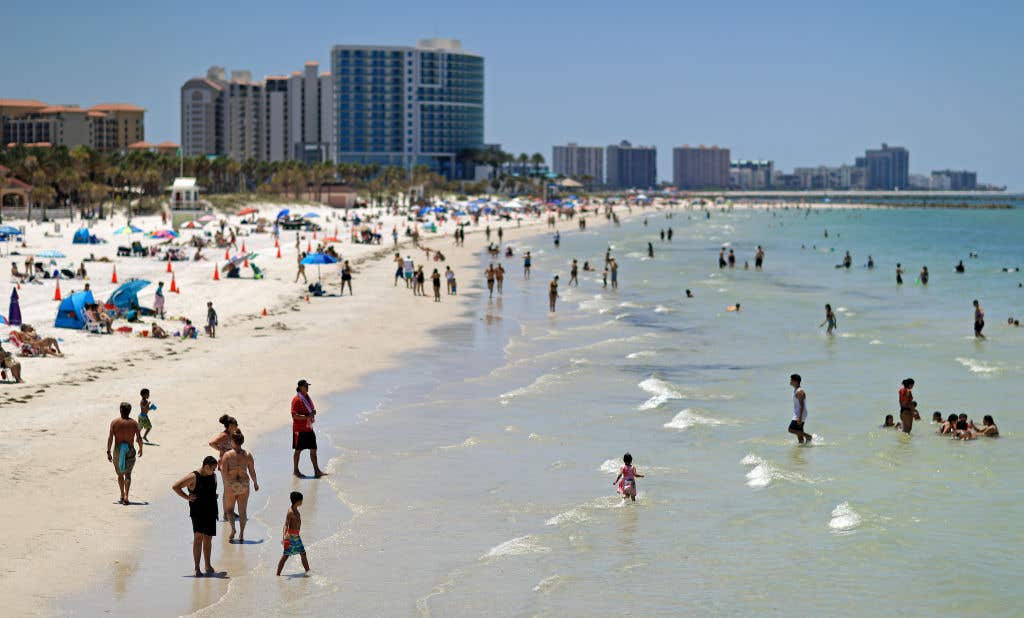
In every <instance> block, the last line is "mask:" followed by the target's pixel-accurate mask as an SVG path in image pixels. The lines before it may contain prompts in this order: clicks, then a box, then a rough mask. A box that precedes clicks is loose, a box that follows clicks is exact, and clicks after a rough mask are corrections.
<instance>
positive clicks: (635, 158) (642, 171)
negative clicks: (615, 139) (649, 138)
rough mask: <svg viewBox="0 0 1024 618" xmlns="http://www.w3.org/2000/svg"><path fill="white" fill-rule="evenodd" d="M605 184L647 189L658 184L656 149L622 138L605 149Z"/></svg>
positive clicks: (619, 187) (613, 186) (616, 187)
mask: <svg viewBox="0 0 1024 618" xmlns="http://www.w3.org/2000/svg"><path fill="white" fill-rule="evenodd" d="M605 165H606V170H607V173H606V174H605V184H607V186H608V188H610V189H649V188H651V187H654V186H656V185H657V184H658V151H657V149H656V148H655V147H654V146H634V145H633V144H630V143H629V142H627V141H625V140H623V141H621V142H619V144H617V145H616V144H612V145H610V146H608V147H607V148H606V149H605Z"/></svg>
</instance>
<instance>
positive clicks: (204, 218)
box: [199, 215, 217, 223]
mask: <svg viewBox="0 0 1024 618" xmlns="http://www.w3.org/2000/svg"><path fill="white" fill-rule="evenodd" d="M216 219H217V217H214V216H213V215H203V216H202V217H199V220H200V221H202V222H203V223H209V222H210V221H216Z"/></svg>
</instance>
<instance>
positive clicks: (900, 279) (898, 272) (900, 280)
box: [896, 262, 903, 285]
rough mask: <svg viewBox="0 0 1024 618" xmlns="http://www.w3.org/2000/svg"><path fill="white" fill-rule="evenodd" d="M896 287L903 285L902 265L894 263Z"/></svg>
mask: <svg viewBox="0 0 1024 618" xmlns="http://www.w3.org/2000/svg"><path fill="white" fill-rule="evenodd" d="M896 285H903V265H902V264H900V263H899V262H897V263H896Z"/></svg>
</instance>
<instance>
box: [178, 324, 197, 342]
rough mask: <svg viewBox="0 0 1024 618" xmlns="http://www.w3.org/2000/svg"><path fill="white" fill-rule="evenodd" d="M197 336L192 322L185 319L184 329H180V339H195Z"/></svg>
mask: <svg viewBox="0 0 1024 618" xmlns="http://www.w3.org/2000/svg"><path fill="white" fill-rule="evenodd" d="M197 336H199V331H197V330H196V327H195V325H194V324H192V320H189V319H186V320H185V327H184V328H182V329H181V338H182V339H195V338H196V337H197Z"/></svg>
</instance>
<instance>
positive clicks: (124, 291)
mask: <svg viewBox="0 0 1024 618" xmlns="http://www.w3.org/2000/svg"><path fill="white" fill-rule="evenodd" d="M147 285H149V281H146V280H145V279H132V280H131V281H125V282H124V283H122V284H121V285H120V287H118V288H117V289H116V290H114V293H113V294H111V295H110V298H108V299H107V304H108V305H114V306H116V307H117V308H118V309H121V310H122V311H125V310H128V309H131V308H132V306H138V304H139V290H141V289H142V288H144V287H146V286H147Z"/></svg>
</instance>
